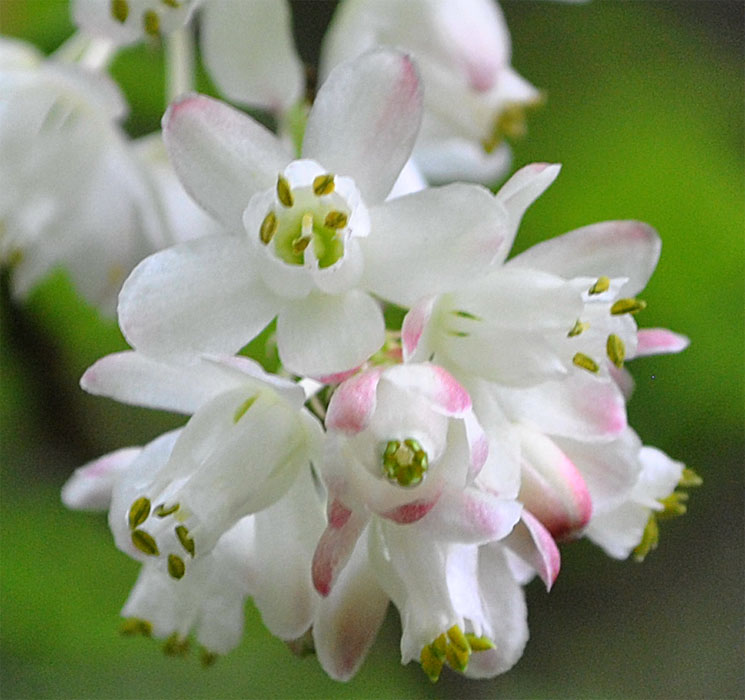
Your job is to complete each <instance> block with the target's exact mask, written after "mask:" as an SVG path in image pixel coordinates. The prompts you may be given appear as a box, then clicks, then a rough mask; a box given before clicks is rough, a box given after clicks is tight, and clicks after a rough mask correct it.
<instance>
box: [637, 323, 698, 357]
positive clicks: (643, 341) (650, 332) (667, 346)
mask: <svg viewBox="0 0 745 700" xmlns="http://www.w3.org/2000/svg"><path fill="white" fill-rule="evenodd" d="M636 337H637V346H636V354H635V355H634V357H646V356H647V355H665V354H668V353H675V352H681V351H682V350H685V349H686V348H687V347H688V346H689V345H690V344H691V341H690V339H689V338H687V337H686V336H684V335H680V334H679V333H674V332H673V331H669V330H667V328H643V329H642V330H640V331H639V332H638V333H637V336H636Z"/></svg>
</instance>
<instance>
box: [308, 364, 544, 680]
mask: <svg viewBox="0 0 745 700" xmlns="http://www.w3.org/2000/svg"><path fill="white" fill-rule="evenodd" d="M326 426H327V430H328V432H327V440H326V447H325V456H324V458H323V460H322V462H321V473H322V476H323V480H324V483H325V484H326V487H327V489H328V492H329V496H328V498H329V506H328V526H327V528H326V531H325V533H324V534H323V536H322V537H321V539H320V541H319V543H318V547H317V549H316V553H315V556H314V561H313V579H314V582H315V585H316V588H317V589H318V590H319V592H320V593H321V594H322V595H323V596H324V600H323V602H322V603H321V604H320V607H319V610H318V614H317V617H316V620H315V622H314V626H313V631H314V639H315V643H316V650H317V653H318V656H319V660H320V661H321V664H322V665H323V666H324V668H325V670H326V671H327V672H328V673H329V674H330V675H331V676H332V677H334V678H338V679H342V680H346V679H348V678H350V677H351V676H352V675H353V674H354V673H355V672H356V670H357V668H358V667H359V665H360V664H361V662H362V660H363V658H364V655H365V654H366V652H367V650H368V649H369V647H370V645H371V644H372V641H373V640H374V638H375V635H376V634H377V630H378V628H379V626H380V624H381V622H382V619H383V616H384V613H385V610H386V608H387V605H388V601H389V599H390V600H392V601H393V602H394V603H395V605H396V606H397V607H398V609H399V612H400V613H401V618H402V624H403V637H402V642H401V650H402V662H403V663H407V662H408V661H410V660H412V659H416V660H419V661H421V663H422V665H423V667H424V669H425V671H426V672H427V673H428V675H430V676H431V677H432V678H433V680H434V679H436V677H437V676H439V673H440V671H441V669H442V667H443V664H444V663H448V664H449V665H450V666H452V667H453V668H455V669H457V670H460V671H466V672H467V673H469V674H470V675H474V676H481V675H484V676H486V675H495V674H497V673H500V672H502V671H504V670H506V669H507V668H509V667H510V666H511V665H512V664H514V663H515V661H517V659H518V658H519V656H520V655H521V653H522V648H523V646H524V644H525V641H526V639H527V625H526V620H525V603H524V599H523V597H522V591H521V587H520V583H519V582H518V580H517V578H516V576H515V575H514V574H513V571H512V569H511V568H510V565H509V564H508V561H507V557H508V556H511V555H508V554H506V550H503V549H500V547H502V545H504V546H505V547H509V546H510V543H512V544H514V546H515V553H517V552H519V554H517V556H522V557H523V558H524V560H525V561H526V562H527V563H526V565H527V566H532V565H533V564H535V563H536V562H537V561H538V560H539V559H541V558H542V559H543V560H544V562H545V561H546V560H552V561H553V565H545V564H544V563H538V564H537V566H538V568H540V570H541V571H542V572H543V573H544V574H545V575H546V576H547V577H548V578H550V580H551V581H552V580H553V577H554V576H555V573H556V572H557V571H558V568H556V567H557V565H556V562H557V561H558V553H557V552H556V548H555V545H553V541H552V540H551V538H550V537H546V538H544V539H543V540H541V535H540V534H539V532H540V530H541V528H540V525H537V524H536V528H534V529H533V530H532V532H533V533H535V538H537V539H538V540H539V542H540V544H536V542H535V538H534V536H533V535H532V534H531V531H529V530H528V528H527V527H526V526H521V529H520V530H516V529H515V525H516V524H517V523H518V520H519V519H520V517H521V507H520V505H519V504H518V503H517V502H516V501H515V500H514V493H513V488H514V484H513V483H512V480H511V479H510V478H509V476H507V477H503V476H502V475H501V474H500V473H499V466H498V465H496V464H494V465H492V467H491V469H492V470H493V471H492V472H491V473H490V477H489V479H486V480H485V481H483V482H479V473H480V471H481V468H482V467H483V465H484V463H485V461H486V460H487V457H488V454H487V453H488V445H487V441H486V436H485V435H484V434H483V432H482V430H481V428H480V426H479V424H478V422H477V421H476V420H475V417H474V415H473V412H472V409H471V402H470V398H469V397H468V394H467V393H466V392H465V390H464V389H463V388H462V387H461V386H460V385H459V384H458V383H457V382H456V381H455V380H454V379H453V378H452V377H451V376H450V375H449V374H448V373H447V372H445V371H444V370H443V369H442V368H439V367H437V366H434V365H429V364H423V365H415V364H414V365H397V366H393V367H389V368H387V369H376V370H370V371H367V372H364V373H362V374H359V375H356V376H354V377H352V378H350V379H348V380H347V381H346V382H344V383H343V384H341V385H340V386H339V388H338V389H337V391H336V393H335V394H334V395H333V397H332V399H331V403H330V404H329V412H328V414H327V419H326ZM528 518H530V516H528ZM531 522H532V519H531ZM513 530H514V533H513V534H514V540H513V539H511V538H513V535H510V533H512V532H513ZM546 534H547V533H546ZM508 535H509V537H508ZM546 540H548V541H550V544H547V543H546ZM528 541H530V542H528ZM551 547H553V549H551ZM529 551H530V552H531V553H530V554H528V552H529ZM538 551H540V552H542V554H538V555H536V554H535V552H538ZM513 554H514V553H513ZM543 555H545V556H543ZM552 566H553V568H552ZM549 569H551V572H550V573H549V572H548V571H549ZM495 646H496V650H495ZM441 647H442V648H441ZM477 652H478V653H477ZM472 654H473V655H474V659H475V658H476V657H479V658H480V661H479V662H478V663H477V662H475V661H474V663H473V664H470V663H469V662H470V659H471V655H472ZM469 669H470V670H469Z"/></svg>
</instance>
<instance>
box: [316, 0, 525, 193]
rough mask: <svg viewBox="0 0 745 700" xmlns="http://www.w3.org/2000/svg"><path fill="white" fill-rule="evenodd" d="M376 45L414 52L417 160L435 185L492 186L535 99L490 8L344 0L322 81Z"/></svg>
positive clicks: (477, 3)
mask: <svg viewBox="0 0 745 700" xmlns="http://www.w3.org/2000/svg"><path fill="white" fill-rule="evenodd" d="M380 45H389V46H396V47H399V48H402V49H404V50H406V51H411V53H412V54H413V56H414V58H415V59H416V61H417V65H419V67H420V70H421V73H422V81H423V84H424V86H425V94H424V98H425V112H424V120H423V124H422V132H421V134H420V136H419V139H418V141H417V146H416V148H415V151H414V156H415V159H416V162H417V165H419V167H420V168H421V169H422V171H423V172H424V174H425V176H426V177H427V178H428V179H429V180H430V181H432V182H444V181H452V180H473V181H477V182H492V181H494V180H495V179H496V178H497V177H499V176H500V175H502V174H503V173H504V172H505V171H506V169H507V167H508V165H509V161H510V155H509V149H508V148H507V146H506V145H504V144H503V140H504V138H505V137H514V136H518V135H522V133H523V131H524V128H525V127H524V117H523V110H524V107H525V106H526V105H529V104H531V103H534V102H536V101H537V100H538V98H539V94H538V91H537V90H536V89H535V88H534V87H533V86H532V85H530V83H528V82H527V81H526V80H524V79H523V78H522V77H520V76H519V75H518V74H517V73H516V72H515V71H514V70H513V69H512V67H511V66H510V38H509V34H508V32H507V27H506V25H505V22H504V18H503V16H502V13H501V10H500V9H499V7H498V5H497V4H496V3H495V2H493V1H492V0H460V1H459V2H449V1H448V0H383V1H381V0H345V2H342V3H340V4H339V6H338V9H337V11H336V14H335V15H334V18H333V21H332V24H331V26H330V28H329V31H328V33H327V35H326V38H325V40H324V45H323V55H322V61H321V75H322V76H325V75H327V74H328V72H329V71H330V70H331V68H333V66H335V65H336V64H338V63H339V62H340V61H343V60H347V59H349V58H352V57H353V56H356V55H359V54H360V53H362V52H364V51H366V50H368V49H370V48H372V47H374V46H380Z"/></svg>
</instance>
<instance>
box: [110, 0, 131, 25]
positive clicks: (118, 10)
mask: <svg viewBox="0 0 745 700" xmlns="http://www.w3.org/2000/svg"><path fill="white" fill-rule="evenodd" d="M109 9H110V12H111V16H112V17H113V18H114V19H115V20H116V21H117V22H121V23H122V24H124V23H125V22H126V21H127V17H129V3H128V2H127V0H111V4H110V5H109Z"/></svg>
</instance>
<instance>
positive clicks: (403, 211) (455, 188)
mask: <svg viewBox="0 0 745 700" xmlns="http://www.w3.org/2000/svg"><path fill="white" fill-rule="evenodd" d="M370 224H371V233H370V236H369V237H368V238H366V239H365V240H364V241H362V243H361V245H362V249H363V252H364V255H365V276H364V280H365V283H366V285H367V288H368V289H370V290H372V291H374V292H375V293H376V294H379V295H380V296H382V297H384V298H386V299H389V300H391V301H394V302H395V303H397V304H401V305H403V306H411V305H412V304H414V303H415V302H416V301H418V300H419V299H420V298H421V297H423V296H428V295H430V294H438V293H441V292H445V291H448V290H451V289H455V288H457V287H459V286H462V285H464V284H466V283H468V282H470V281H471V280H472V279H473V278H474V277H475V276H478V275H479V274H480V273H483V272H485V271H486V270H487V269H488V267H489V265H490V263H491V262H492V260H493V259H494V256H495V255H496V254H497V252H498V251H499V249H500V246H501V244H502V242H503V240H504V237H505V235H506V226H507V218H506V212H505V210H504V208H503V207H502V205H501V204H500V203H499V202H498V201H497V200H496V198H495V197H494V196H493V195H492V194H491V193H490V192H489V191H488V190H486V189H484V188H483V187H479V186H478V185H463V184H454V185H447V186H445V187H440V188H433V189H427V190H423V191H421V192H416V193H414V194H410V195H407V196H405V197H399V198H397V199H393V200H390V201H388V202H385V203H384V204H382V205H381V206H378V207H374V208H372V209H371V210H370Z"/></svg>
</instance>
